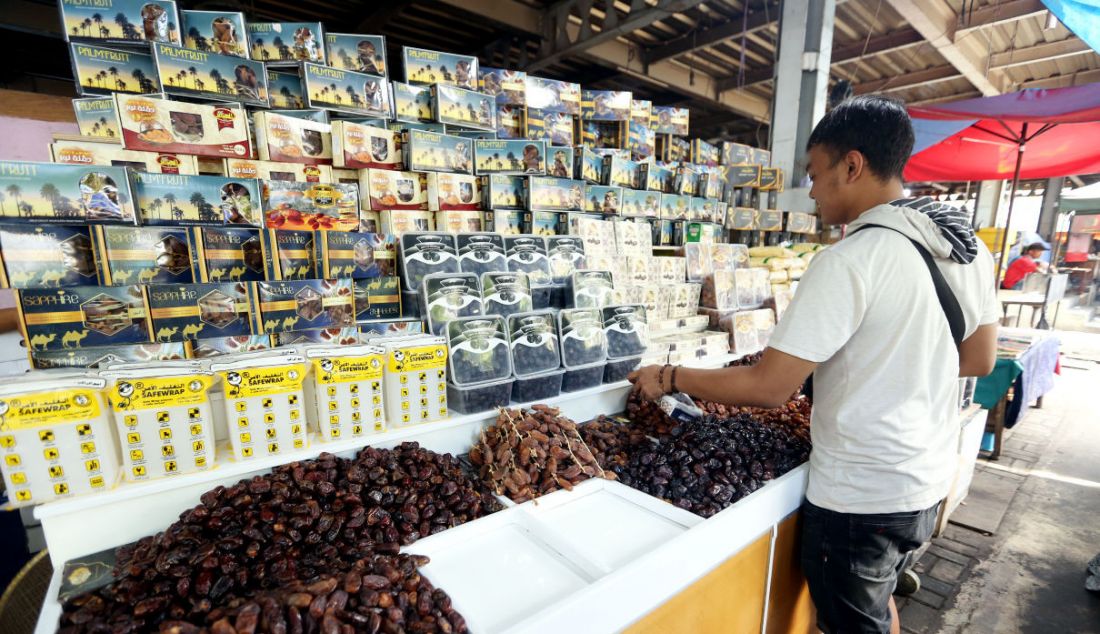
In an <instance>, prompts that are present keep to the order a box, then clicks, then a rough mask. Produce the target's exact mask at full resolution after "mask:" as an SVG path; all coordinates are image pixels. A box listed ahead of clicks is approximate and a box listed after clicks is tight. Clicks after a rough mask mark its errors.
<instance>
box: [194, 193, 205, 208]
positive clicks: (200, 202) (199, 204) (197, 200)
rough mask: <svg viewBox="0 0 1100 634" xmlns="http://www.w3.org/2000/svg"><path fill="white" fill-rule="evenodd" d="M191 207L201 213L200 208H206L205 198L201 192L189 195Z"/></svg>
mask: <svg viewBox="0 0 1100 634" xmlns="http://www.w3.org/2000/svg"><path fill="white" fill-rule="evenodd" d="M191 205H193V206H194V207H195V210H196V211H198V212H199V213H202V208H203V207H205V206H206V196H203V195H202V192H195V193H194V194H191Z"/></svg>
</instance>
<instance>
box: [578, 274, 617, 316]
mask: <svg viewBox="0 0 1100 634" xmlns="http://www.w3.org/2000/svg"><path fill="white" fill-rule="evenodd" d="M613 287H614V278H613V277H612V275H611V271H600V270H593V271H576V272H575V273H573V305H574V306H576V307H577V308H603V307H604V306H607V305H608V304H610V303H611V296H612V288H613Z"/></svg>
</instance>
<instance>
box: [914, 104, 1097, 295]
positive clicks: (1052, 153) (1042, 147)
mask: <svg viewBox="0 0 1100 634" xmlns="http://www.w3.org/2000/svg"><path fill="white" fill-rule="evenodd" d="M909 114H910V116H911V117H912V118H913V129H914V131H915V132H916V136H917V142H916V145H915V146H914V154H913V156H911V157H910V159H909V164H908V165H907V166H906V168H905V178H906V180H909V181H969V180H998V179H1005V178H1010V177H1011V178H1012V195H1011V197H1010V198H1009V202H1008V220H1007V221H1006V223H1005V226H1006V227H1007V226H1008V225H1009V223H1010V222H1011V221H1012V207H1013V203H1014V202H1015V198H1016V186H1017V184H1018V183H1019V180H1020V179H1021V178H1026V179H1032V178H1057V177H1061V176H1074V175H1077V174H1091V173H1096V172H1100V83H1095V84H1087V85H1084V86H1074V87H1072V88H1057V89H1051V90H1045V89H1028V90H1022V91H1020V92H1014V93H1009V94H1005V95H998V96H996V97H982V98H979V99H967V100H964V101H956V102H952V103H946V104H937V105H935V106H928V107H919V108H910V109H909ZM1007 243H1008V232H1007V231H1005V235H1004V237H1003V238H1002V240H1001V255H1000V259H999V260H998V262H997V275H998V278H999V277H1000V270H1001V266H1002V265H1003V263H1004V255H1005V250H1006V249H1005V247H1006V246H1007Z"/></svg>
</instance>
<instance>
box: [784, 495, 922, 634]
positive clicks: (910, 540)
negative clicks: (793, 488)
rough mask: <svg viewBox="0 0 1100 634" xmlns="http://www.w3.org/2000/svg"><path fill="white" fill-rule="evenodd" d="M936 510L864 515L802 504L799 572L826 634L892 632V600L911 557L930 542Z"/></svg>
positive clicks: (820, 626) (818, 620)
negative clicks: (899, 577) (800, 569)
mask: <svg viewBox="0 0 1100 634" xmlns="http://www.w3.org/2000/svg"><path fill="white" fill-rule="evenodd" d="M938 506H939V505H938V504H937V505H936V506H933V507H932V508H930V509H925V510H923V511H909V512H904V513H879V514H874V515H862V514H854V513H837V512H835V511H830V510H827V509H823V508H821V507H819V506H814V505H813V504H811V503H810V502H809V501H806V502H804V503H803V504H802V570H803V572H804V573H805V575H806V581H807V583H808V584H809V586H810V596H811V597H812V598H813V601H814V607H816V608H817V626H818V627H819V628H821V631H822V632H825V634H857V633H858V634H864V633H866V634H879V633H884V634H885V633H888V632H889V631H890V610H889V602H890V595H891V594H892V593H893V592H894V588H895V587H896V585H897V579H898V574H899V573H900V572H901V571H902V570H904V569H905V568H906V566H907V565H908V561H909V558H910V555H911V554H912V552H913V551H915V550H916V549H917V548H919V547H920V546H921V544H923V543H924V542H926V541H928V540H929V539H930V538H931V537H932V531H933V530H934V529H935V526H936V510H937V508H938Z"/></svg>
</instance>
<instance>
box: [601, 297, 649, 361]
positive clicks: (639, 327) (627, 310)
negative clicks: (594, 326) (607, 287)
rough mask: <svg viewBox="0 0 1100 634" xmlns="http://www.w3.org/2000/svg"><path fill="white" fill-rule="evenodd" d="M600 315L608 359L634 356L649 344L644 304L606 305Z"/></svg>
mask: <svg viewBox="0 0 1100 634" xmlns="http://www.w3.org/2000/svg"><path fill="white" fill-rule="evenodd" d="M602 317H603V332H604V336H605V337H606V338H607V357H608V358H609V359H621V358H624V357H634V356H637V355H640V354H642V353H644V352H645V349H646V346H647V345H648V344H649V330H648V328H647V325H646V311H645V306H642V305H641V304H628V305H625V306H607V307H605V308H604V309H603V312H602Z"/></svg>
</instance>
